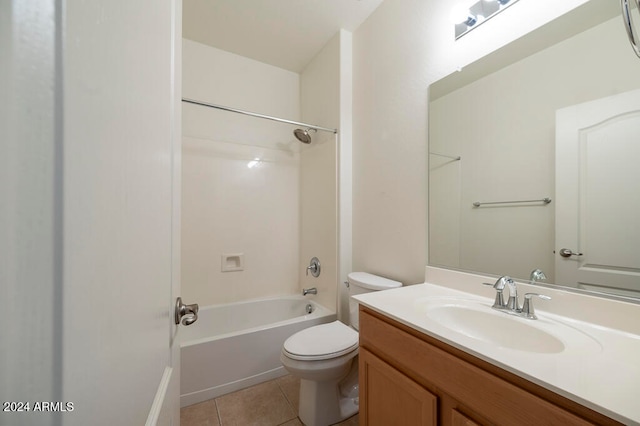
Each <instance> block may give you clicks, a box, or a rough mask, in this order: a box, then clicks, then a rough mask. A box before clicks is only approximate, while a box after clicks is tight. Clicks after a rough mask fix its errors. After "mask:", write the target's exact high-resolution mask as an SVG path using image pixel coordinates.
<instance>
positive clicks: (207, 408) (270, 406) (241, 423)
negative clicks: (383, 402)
mask: <svg viewBox="0 0 640 426" xmlns="http://www.w3.org/2000/svg"><path fill="white" fill-rule="evenodd" d="M299 391H300V380H299V379H296V378H295V377H292V376H291V375H287V376H283V377H280V378H278V379H275V380H271V381H269V382H265V383H261V384H259V385H255V386H252V387H250V388H247V389H242V390H239V391H237V392H233V393H230V394H227V395H223V396H220V397H218V398H215V399H210V400H208V401H204V402H201V403H199V404H195V405H190V406H189V407H185V408H183V409H181V410H180V424H181V425H182V426H303V424H302V422H301V421H300V419H299V418H298V392H299ZM338 425H339V426H357V425H358V415H357V414H356V415H355V416H353V417H351V418H349V419H347V420H345V421H343V422H341V423H338Z"/></svg>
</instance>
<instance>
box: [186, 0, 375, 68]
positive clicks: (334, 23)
mask: <svg viewBox="0 0 640 426" xmlns="http://www.w3.org/2000/svg"><path fill="white" fill-rule="evenodd" d="M382 1H383V0H185V1H184V2H183V28H182V34H183V36H184V37H185V38H188V39H190V40H193V41H197V42H199V43H203V44H207V45H209V46H213V47H217V48H219V49H222V50H226V51H228V52H232V53H236V54H238V55H241V56H245V57H248V58H251V59H255V60H257V61H260V62H264V63H267V64H270V65H274V66H276V67H279V68H284V69H287V70H290V71H293V72H296V73H300V72H301V71H302V70H303V69H304V67H305V66H306V65H307V64H308V63H309V62H311V60H312V59H313V57H314V56H315V55H316V54H317V53H318V52H319V51H320V49H322V47H323V46H324V45H325V44H326V43H327V42H328V41H329V40H330V39H331V38H332V37H333V36H334V35H335V34H336V33H337V32H338V31H339V30H340V29H345V30H348V31H354V30H355V29H356V28H357V27H358V26H359V25H360V24H361V23H362V22H363V21H364V20H365V19H366V18H367V17H368V16H369V15H370V14H371V13H372V12H373V11H374V10H375V9H376V8H377V7H378V6H379V5H380V3H382Z"/></svg>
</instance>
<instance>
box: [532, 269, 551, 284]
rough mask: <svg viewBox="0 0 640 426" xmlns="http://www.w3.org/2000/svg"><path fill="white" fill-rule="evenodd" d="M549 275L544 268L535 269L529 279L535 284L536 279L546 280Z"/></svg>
mask: <svg viewBox="0 0 640 426" xmlns="http://www.w3.org/2000/svg"><path fill="white" fill-rule="evenodd" d="M546 279H547V276H546V275H545V274H544V272H542V269H534V270H533V271H531V275H529V280H530V281H531V283H530V284H531V285H534V284H535V283H536V281H540V280H546Z"/></svg>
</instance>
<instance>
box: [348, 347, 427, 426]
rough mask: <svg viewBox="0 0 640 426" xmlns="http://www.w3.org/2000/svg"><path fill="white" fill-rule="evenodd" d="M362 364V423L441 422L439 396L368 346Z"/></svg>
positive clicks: (369, 425) (388, 425) (362, 351)
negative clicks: (439, 418)
mask: <svg viewBox="0 0 640 426" xmlns="http://www.w3.org/2000/svg"><path fill="white" fill-rule="evenodd" d="M359 367H360V421H361V424H364V425H367V426H376V425H380V426H391V425H416V426H418V425H422V426H430V425H436V424H437V405H436V404H437V398H436V396H435V395H433V394H432V393H430V392H429V391H427V390H426V389H425V388H423V387H422V386H420V385H419V384H417V383H416V382H414V381H413V380H411V379H410V378H408V377H407V376H405V375H404V374H402V373H400V372H399V371H398V370H396V369H395V368H393V367H391V366H390V365H389V364H387V363H386V362H384V361H382V360H381V359H380V358H378V357H376V356H375V355H373V354H372V353H371V352H369V351H367V350H366V349H364V348H360V366H359Z"/></svg>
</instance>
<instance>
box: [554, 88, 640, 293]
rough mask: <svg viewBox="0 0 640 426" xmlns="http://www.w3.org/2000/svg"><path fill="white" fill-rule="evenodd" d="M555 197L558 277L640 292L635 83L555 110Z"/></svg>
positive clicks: (638, 93)
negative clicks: (626, 89)
mask: <svg viewBox="0 0 640 426" xmlns="http://www.w3.org/2000/svg"><path fill="white" fill-rule="evenodd" d="M556 200H557V203H556V262H555V265H556V277H557V281H558V283H561V284H566V285H571V286H574V287H578V288H584V289H589V290H596V291H605V292H608V293H616V294H620V295H633V296H636V297H638V296H640V249H639V247H638V245H639V243H640V90H635V91H631V92H627V93H623V94H619V95H615V96H611V97H607V98H603V99H599V100H596V101H592V102H587V103H583V104H579V105H575V106H571V107H567V108H564V109H561V110H558V111H557V113H556ZM563 249H564V250H563Z"/></svg>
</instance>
